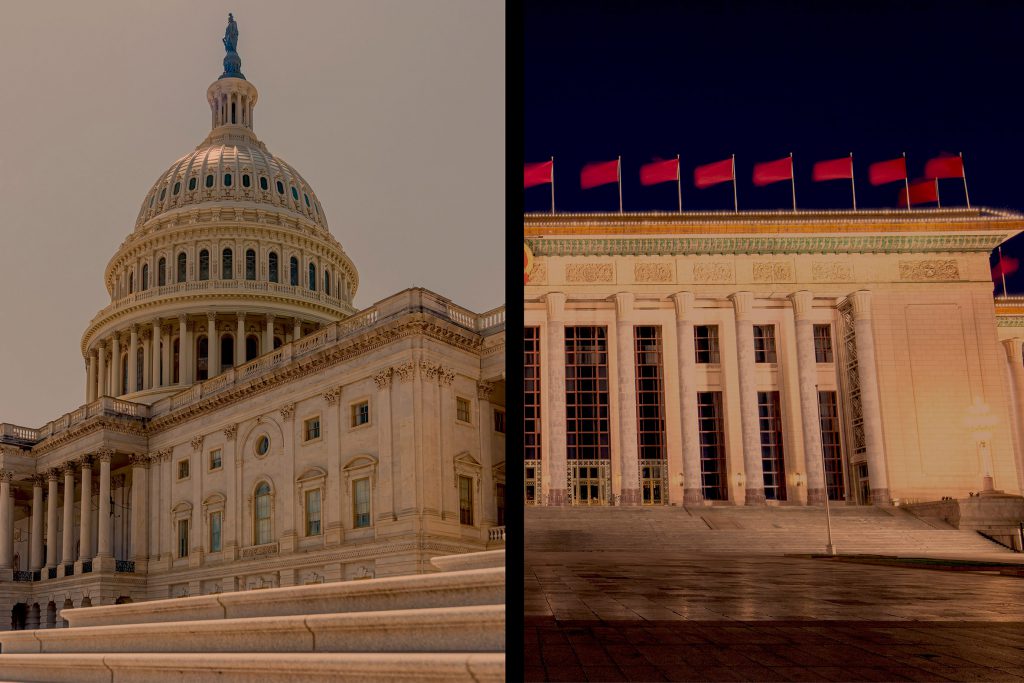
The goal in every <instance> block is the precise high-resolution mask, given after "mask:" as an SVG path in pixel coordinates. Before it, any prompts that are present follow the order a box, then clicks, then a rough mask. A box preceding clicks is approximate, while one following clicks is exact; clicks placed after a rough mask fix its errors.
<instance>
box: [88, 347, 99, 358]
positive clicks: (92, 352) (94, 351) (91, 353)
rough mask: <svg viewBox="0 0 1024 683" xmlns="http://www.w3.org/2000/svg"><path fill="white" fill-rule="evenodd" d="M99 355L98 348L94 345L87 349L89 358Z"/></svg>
mask: <svg viewBox="0 0 1024 683" xmlns="http://www.w3.org/2000/svg"><path fill="white" fill-rule="evenodd" d="M99 355H100V352H99V349H97V348H95V347H94V348H91V349H89V358H90V359H92V358H97V357H98V356H99Z"/></svg>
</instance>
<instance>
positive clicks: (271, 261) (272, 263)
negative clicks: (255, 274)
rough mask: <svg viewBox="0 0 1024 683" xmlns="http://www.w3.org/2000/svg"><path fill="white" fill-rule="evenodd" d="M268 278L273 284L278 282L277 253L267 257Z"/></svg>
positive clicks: (271, 253)
mask: <svg viewBox="0 0 1024 683" xmlns="http://www.w3.org/2000/svg"><path fill="white" fill-rule="evenodd" d="M267 277H268V278H269V279H270V281H271V282H277V281H278V278H277V252H276V251H272V252H270V255H269V256H267Z"/></svg>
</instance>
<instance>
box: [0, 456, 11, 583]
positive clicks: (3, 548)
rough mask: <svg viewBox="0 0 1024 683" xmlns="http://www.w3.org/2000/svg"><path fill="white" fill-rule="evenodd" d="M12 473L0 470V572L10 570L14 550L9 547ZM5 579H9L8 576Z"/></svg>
mask: <svg viewBox="0 0 1024 683" xmlns="http://www.w3.org/2000/svg"><path fill="white" fill-rule="evenodd" d="M12 479H14V472H11V471H8V470H0V571H8V572H9V571H10V570H11V568H12V562H13V554H14V548H13V546H12V545H11V480H12ZM7 578H10V575H9V574H8V576H7Z"/></svg>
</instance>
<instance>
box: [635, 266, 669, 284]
mask: <svg viewBox="0 0 1024 683" xmlns="http://www.w3.org/2000/svg"><path fill="white" fill-rule="evenodd" d="M633 280H634V281H636V282H655V283H667V282H673V281H674V280H675V273H674V272H673V269H672V264H671V263H635V264H633Z"/></svg>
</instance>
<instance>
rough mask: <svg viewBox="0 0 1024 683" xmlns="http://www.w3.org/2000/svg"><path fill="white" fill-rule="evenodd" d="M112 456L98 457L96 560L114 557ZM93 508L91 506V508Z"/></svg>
mask: <svg viewBox="0 0 1024 683" xmlns="http://www.w3.org/2000/svg"><path fill="white" fill-rule="evenodd" d="M110 456H111V453H110V452H109V451H101V452H100V453H98V454H97V455H96V459H97V460H99V461H100V500H99V519H98V520H97V522H98V524H97V525H96V559H100V558H105V557H113V556H114V554H113V553H112V552H111V550H110ZM90 507H91V506H90Z"/></svg>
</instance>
